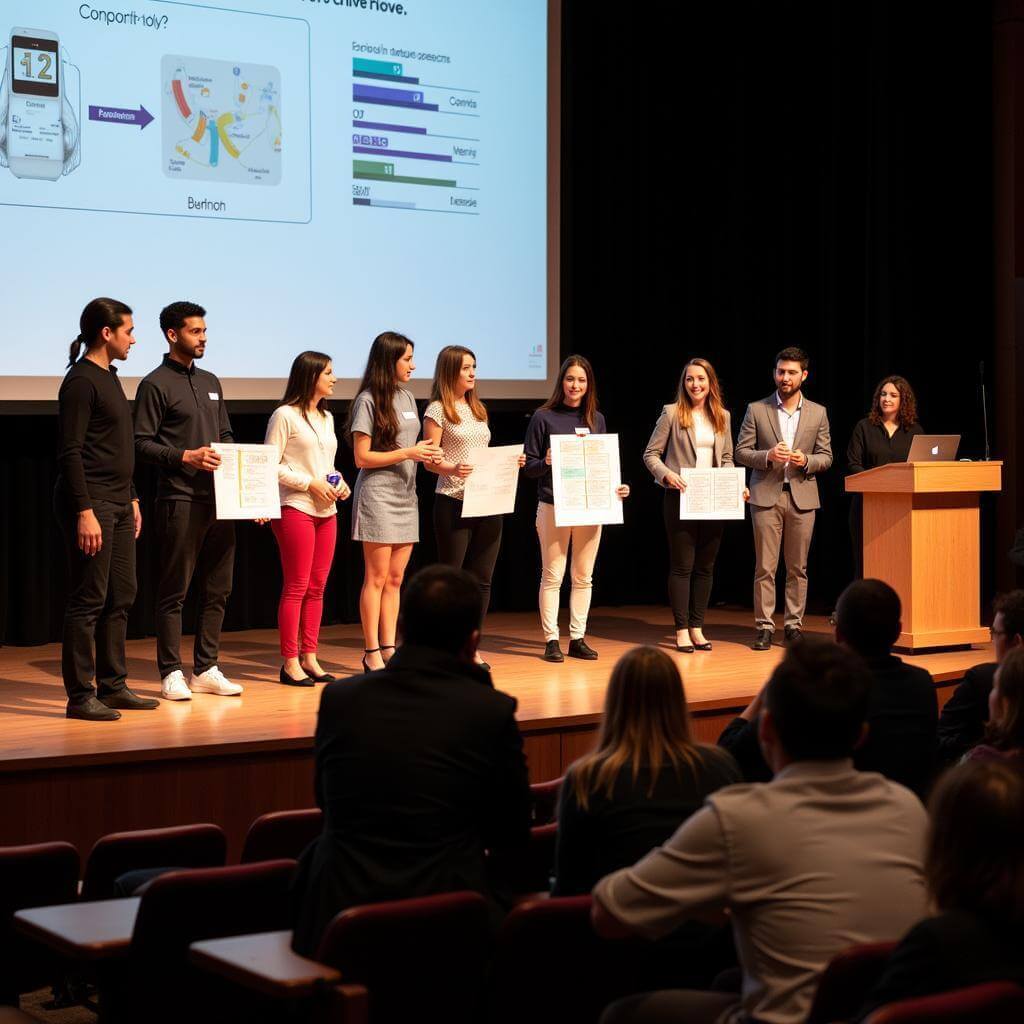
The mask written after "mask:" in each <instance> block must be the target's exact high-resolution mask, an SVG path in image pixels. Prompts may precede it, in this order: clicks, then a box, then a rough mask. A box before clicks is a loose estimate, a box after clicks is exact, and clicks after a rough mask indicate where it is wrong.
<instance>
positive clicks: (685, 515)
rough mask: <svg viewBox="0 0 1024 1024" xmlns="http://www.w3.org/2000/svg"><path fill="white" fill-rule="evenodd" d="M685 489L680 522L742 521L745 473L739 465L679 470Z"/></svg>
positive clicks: (682, 494) (680, 504)
mask: <svg viewBox="0 0 1024 1024" xmlns="http://www.w3.org/2000/svg"><path fill="white" fill-rule="evenodd" d="M679 475H680V476H681V477H682V478H683V480H684V481H685V483H686V490H685V491H680V492H679V518H680V519H742V518H743V516H744V511H743V506H744V501H743V487H744V481H745V477H744V472H743V468H742V467H740V466H723V467H721V468H719V469H686V468H684V469H680V470H679Z"/></svg>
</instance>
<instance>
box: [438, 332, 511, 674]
mask: <svg viewBox="0 0 1024 1024" xmlns="http://www.w3.org/2000/svg"><path fill="white" fill-rule="evenodd" d="M423 439H424V440H425V441H433V442H434V443H436V444H438V445H440V447H441V460H440V462H428V463H426V464H425V465H426V468H427V469H428V470H429V471H430V472H431V473H436V474H437V475H438V478H437V491H436V494H435V496H434V534H435V536H436V538H437V560H438V561H439V562H442V563H443V564H445V565H451V566H454V567H455V568H456V569H465V570H466V571H467V572H468V573H470V575H472V576H473V577H474V578H475V579H476V580H477V582H479V584H480V593H481V596H482V598H483V614H484V615H486V614H487V606H488V605H489V603H490V599H491V577H492V575H493V574H494V563H495V562H496V561H497V560H498V549H499V547H500V546H501V527H502V517H501V516H500V515H493V516H474V517H472V518H463V515H462V507H463V504H462V503H463V498H464V496H465V491H466V479H467V478H468V477H469V475H470V473H472V472H473V466H472V464H471V463H470V461H469V460H470V456H471V455H472V452H473V450H474V449H476V448H486V447H488V445H490V443H491V428H490V427H489V426H488V425H487V409H486V407H485V406H484V403H483V402H481V401H480V399H479V397H478V396H477V393H476V356H475V355H474V354H473V353H472V352H471V351H470V350H469V349H468V348H464V347H463V346H462V345H446V346H445V347H444V348H443V349H441V351H440V352H439V353H438V355H437V364H436V365H435V367H434V383H433V386H432V387H431V389H430V404H429V405H428V406H427V409H426V412H424V414H423ZM525 463H526V456H524V455H521V456H520V457H519V465H520V466H523V465H525ZM476 663H477V664H478V665H480V666H482V667H483V668H486V669H489V667H490V666H488V665H487V663H486V662H484V661H483V659H482V658H481V657H480V652H479V651H477V653H476Z"/></svg>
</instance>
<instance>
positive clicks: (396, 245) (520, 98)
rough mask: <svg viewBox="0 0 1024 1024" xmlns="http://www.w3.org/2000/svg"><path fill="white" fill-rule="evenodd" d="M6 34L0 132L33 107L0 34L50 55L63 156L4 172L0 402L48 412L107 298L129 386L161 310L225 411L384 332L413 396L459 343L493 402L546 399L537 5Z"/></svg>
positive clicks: (315, 3)
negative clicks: (197, 309) (127, 342)
mask: <svg viewBox="0 0 1024 1024" xmlns="http://www.w3.org/2000/svg"><path fill="white" fill-rule="evenodd" d="M229 7H232V8H236V9H230V10H229V9H227V8H229ZM2 11H3V14H4V15H5V21H6V24H3V25H2V26H0V27H2V33H3V34H2V36H0V45H2V46H3V47H4V50H3V53H2V55H0V57H2V60H3V65H4V86H3V92H2V94H0V110H2V112H3V115H4V126H3V129H0V131H3V132H4V135H5V136H6V134H7V129H8V126H9V123H10V119H11V118H12V117H15V118H16V117H17V116H18V112H19V110H22V109H27V108H25V107H24V103H25V98H24V97H21V96H18V95H16V94H15V93H12V91H11V68H10V66H9V63H10V57H9V54H10V46H9V43H10V40H11V33H12V31H13V30H17V31H18V32H19V33H26V32H27V33H28V34H29V35H31V32H32V30H39V31H42V32H46V33H55V34H56V35H57V36H58V37H59V41H60V72H61V74H60V85H61V109H62V111H63V115H62V116H63V129H64V146H65V147H66V148H67V150H68V153H67V159H66V161H65V167H64V169H65V173H64V174H62V175H61V176H60V177H59V178H58V179H57V180H55V181H52V180H44V179H42V178H31V177H18V176H16V175H15V173H13V172H12V170H11V169H10V167H8V166H6V163H7V161H6V159H4V160H3V163H4V164H5V166H4V167H2V168H0V205H2V218H3V224H4V236H5V245H4V258H3V281H4V286H3V293H4V295H5V298H6V301H5V302H4V314H3V317H2V318H0V325H2V326H0V374H2V376H3V378H4V381H3V384H2V385H0V388H2V390H0V395H2V396H3V397H6V398H22V399H24V398H53V397H55V395H56V384H57V382H58V381H59V377H60V376H61V375H62V374H63V372H64V364H65V362H66V359H67V347H68V343H69V342H70V340H71V338H72V337H74V335H75V334H77V332H78V326H77V324H78V316H79V313H80V312H81V308H82V306H83V305H84V304H85V302H86V301H87V300H88V299H90V298H92V297H93V296H96V295H110V296H112V297H114V298H118V299H121V300H123V301H125V302H127V303H128V304H129V305H130V306H132V307H133V309H134V311H135V323H136V337H137V339H138V344H137V345H136V346H135V348H134V349H133V350H132V352H131V354H130V356H129V359H128V361H127V362H126V363H125V364H123V365H122V366H121V367H120V372H121V374H122V377H123V378H125V379H126V380H127V379H130V378H137V377H141V376H143V375H144V374H145V373H147V372H148V371H149V370H150V369H152V367H153V366H155V365H156V364H157V363H158V362H159V360H160V358H161V357H162V355H163V353H164V351H166V345H165V344H164V343H163V341H162V339H161V337H160V333H159V328H158V325H157V316H158V313H159V310H160V308H161V307H162V306H164V305H166V304H167V303H168V302H171V301H174V300H177V299H191V300H194V301H196V302H199V303H201V304H202V305H203V306H205V307H206V308H207V310H208V314H207V325H208V328H209V347H208V349H207V355H206V358H205V361H204V366H205V367H206V368H208V369H210V370H212V371H213V372H215V373H217V374H218V375H219V376H221V377H222V378H223V379H224V380H225V382H226V384H227V390H228V395H229V397H278V396H279V394H280V390H279V387H280V384H279V379H280V378H282V377H284V376H286V375H287V372H288V367H289V366H290V364H291V360H292V358H293V357H294V356H295V355H296V354H297V353H298V352H299V351H301V350H303V349H307V348H313V349H320V350H323V351H325V352H327V353H329V354H330V355H331V356H332V357H333V358H334V367H335V372H336V373H337V374H338V375H339V376H340V377H343V378H358V377H359V376H360V375H361V373H362V370H363V366H364V363H365V359H366V352H367V350H368V347H369V344H370V341H371V340H372V338H373V337H374V335H376V334H377V333H378V332H380V331H382V330H388V329H392V330H398V331H401V332H403V333H405V334H408V335H409V336H410V337H411V338H413V340H414V341H415V342H416V358H417V363H418V366H419V370H418V373H417V377H420V378H422V377H429V374H430V371H431V369H432V366H433V361H434V357H435V356H436V353H437V351H438V350H439V349H440V348H441V347H442V346H444V345H447V344H462V345H467V346H469V347H471V348H472V349H473V350H474V351H475V352H476V354H477V359H478V364H479V373H480V376H481V378H482V379H484V380H487V381H506V382H512V383H513V384H514V389H515V388H518V392H519V393H521V394H523V395H536V394H539V393H542V392H543V390H544V381H545V380H546V378H547V376H548V372H549V366H548V358H549V351H550V348H551V342H552V340H553V335H552V333H551V332H550V330H549V325H550V323H551V322H553V319H554V318H553V317H550V316H549V313H550V309H551V305H550V302H549V299H550V296H549V283H548V279H549V259H550V257H549V237H548V225H549V209H548V157H549V153H548V24H547V18H548V11H547V0H515V2H511V0H401V2H400V3H395V2H393V0H386V2H385V0H365V2H364V0H345V2H340V0H224V3H223V4H222V5H210V6H206V5H202V4H186V3H179V2H171V0H118V2H117V3H114V2H104V0H97V2H95V3H92V4H83V3H82V2H81V0H5V2H4V3H3V5H2ZM15 123H17V122H15ZM76 129H77V130H78V131H79V132H80V138H79V139H78V140H77V142H75V145H76V146H77V150H76V151H75V152H74V153H72V152H71V149H72V142H73V141H74V133H75V130H76ZM0 150H2V147H0ZM3 152H5V151H3ZM232 381H234V382H235V383H234V384H233V383H232ZM348 390H349V392H351V388H349V389H348ZM499 390H500V389H499ZM491 393H493V392H491ZM505 393H508V391H507V390H506V391H505Z"/></svg>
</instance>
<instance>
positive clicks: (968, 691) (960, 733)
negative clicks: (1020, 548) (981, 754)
mask: <svg viewBox="0 0 1024 1024" xmlns="http://www.w3.org/2000/svg"><path fill="white" fill-rule="evenodd" d="M992 611H993V619H992V647H993V650H994V651H995V656H996V660H995V661H994V662H987V663H986V664H984V665H975V666H974V668H970V669H968V670H967V671H966V672H965V673H964V678H963V682H962V683H960V685H959V686H958V687H957V688H956V689H955V690H954V691H953V695H952V696H951V697H950V698H949V700H948V701H946V703H945V705H944V706H943V708H942V714H941V715H940V716H939V758H940V759H941V761H942V762H943V763H944V764H952V763H953V762H954V761H958V760H960V758H961V757H963V755H964V754H966V753H967V751H968V750H970V749H971V747H973V746H976V745H977V744H978V743H980V742H981V740H982V737H983V736H984V735H985V724H986V723H987V722H988V696H989V694H990V693H991V692H992V681H993V679H994V678H995V674H996V669H997V668H998V667H999V662H1001V661H1002V660H1003V658H1005V657H1006V654H1007V652H1008V651H1010V650H1012V649H1013V648H1014V647H1019V646H1020V645H1021V644H1022V643H1024V590H1011V591H1010V592H1009V593H1008V594H1000V595H999V596H998V597H997V598H996V599H995V601H993V602H992Z"/></svg>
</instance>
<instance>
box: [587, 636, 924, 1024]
mask: <svg viewBox="0 0 1024 1024" xmlns="http://www.w3.org/2000/svg"><path fill="white" fill-rule="evenodd" d="M870 688H871V675H870V673H869V671H868V669H867V666H866V665H865V664H864V663H863V661H862V660H861V659H860V658H859V657H858V656H857V655H856V654H852V653H851V652H849V651H845V650H843V649H842V648H840V647H838V646H836V645H834V644H831V643H828V642H825V641H821V640H817V639H815V638H811V637H805V638H804V639H802V640H801V642H800V643H799V644H795V645H793V646H792V647H791V648H790V649H789V650H788V651H787V653H786V657H785V658H784V660H783V661H782V662H781V663H780V664H779V665H778V666H777V667H776V668H775V671H774V672H773V673H772V676H771V678H770V680H769V682H768V687H767V690H766V693H765V698H764V710H763V711H762V713H761V715H760V720H759V726H758V728H759V739H760V743H761V746H762V749H763V750H764V754H765V758H766V760H767V761H768V763H769V765H771V767H772V770H773V771H774V772H775V778H774V779H773V780H772V781H771V782H769V783H766V784H748V785H740V786H730V787H728V788H727V789H723V790H720V791H719V792H717V793H712V794H711V795H710V796H709V797H708V799H707V802H706V804H705V806H704V807H703V808H702V809H701V810H699V811H698V812H697V813H696V814H694V815H693V816H692V817H690V818H689V819H688V820H687V821H686V822H685V823H684V824H683V825H682V827H681V828H680V829H679V831H678V832H676V834H675V835H674V836H673V837H672V838H671V839H670V840H669V841H668V842H667V843H666V844H665V845H664V846H662V847H659V848H657V849H655V850H653V851H652V852H651V853H649V854H648V855H647V856H646V857H645V858H644V859H643V860H641V861H640V862H639V863H638V864H636V865H635V866H634V867H632V868H626V869H624V870H622V871H618V872H616V873H615V874H613V875H610V876H609V877H607V878H604V879H602V880H601V881H600V882H599V883H598V885H597V887H596V888H595V889H594V911H593V920H594V927H595V929H596V930H597V932H598V933H599V934H600V935H602V936H605V937H608V938H612V937H618V936H626V935H632V934H639V935H642V936H646V937H648V938H657V937H658V936H660V935H664V934H665V933H666V932H668V931H670V930H671V929H673V928H675V927H677V926H678V924H679V923H680V922H682V921H685V920H689V919H694V918H700V919H713V918H715V917H720V916H721V915H722V913H723V912H725V911H728V912H729V914H730V917H731V920H732V926H733V932H734V935H735V938H736V944H737V949H738V951H739V958H740V965H741V968H742V974H743V987H742V992H743V995H742V997H741V996H740V995H739V994H730V993H723V992H694V991H686V990H675V991H663V992H652V993H647V994H644V995H638V996H630V997H628V998H627V999H624V1000H620V1001H619V1002H617V1003H614V1004H613V1005H612V1006H611V1007H610V1008H609V1009H608V1010H607V1011H606V1013H605V1015H604V1018H603V1020H604V1021H605V1022H606V1024H610V1022H615V1024H619V1022H622V1021H630V1022H655V1021H658V1022H660V1021H669V1020H672V1021H686V1022H687V1024H702V1022H711V1021H718V1020H730V1021H732V1020H742V1019H747V1018H753V1019H756V1020H763V1021H772V1022H773V1024H798V1022H802V1021H803V1020H804V1019H805V1017H806V1015H807V1011H808V1009H809V1008H810V1003H811V999H812V997H813V994H814V987H815V984H816V982H817V979H818V976H819V974H820V972H821V970H822V969H823V968H824V967H825V965H826V964H827V963H828V962H829V960H831V959H832V957H833V956H835V954H836V953H838V952H840V950H842V949H845V948H846V947H847V946H849V945H851V944H854V943H858V942H872V941H882V940H889V939H894V938H896V937H898V936H899V935H902V934H903V933H904V932H905V931H906V929H907V928H908V927H909V926H910V925H911V924H912V923H913V922H915V921H917V920H918V919H919V918H920V917H921V916H922V914H923V913H924V909H925V891H924V876H923V868H922V859H923V853H924V842H925V830H926V827H927V818H926V815H925V811H924V808H923V807H922V806H921V803H920V801H918V799H917V798H916V797H915V796H914V795H913V794H912V793H910V791H909V790H907V789H905V788H904V787H903V786H899V785H896V784H895V783H892V782H889V781H888V780H887V779H885V778H883V777H882V776H881V775H878V774H875V773H873V772H870V773H869V772H858V771H857V770H856V769H855V768H854V766H853V759H852V754H853V749H854V747H855V746H856V744H857V742H858V741H859V739H860V738H861V736H862V734H863V732H864V729H865V719H866V715H867V709H868V701H869V691H870Z"/></svg>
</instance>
